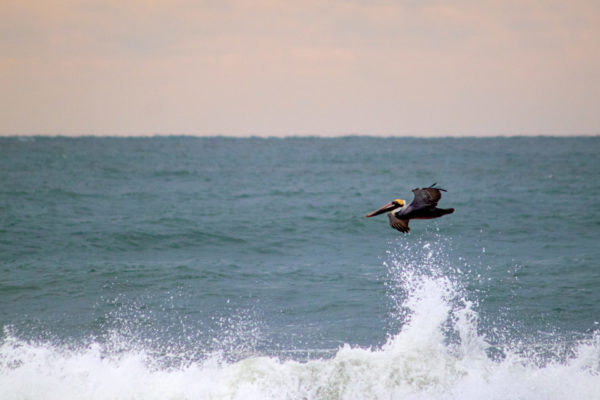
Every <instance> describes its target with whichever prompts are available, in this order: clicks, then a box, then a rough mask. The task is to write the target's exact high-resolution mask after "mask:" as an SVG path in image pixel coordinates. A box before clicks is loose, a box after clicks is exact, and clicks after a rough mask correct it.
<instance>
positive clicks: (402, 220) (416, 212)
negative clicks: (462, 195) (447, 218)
mask: <svg viewBox="0 0 600 400" xmlns="http://www.w3.org/2000/svg"><path fill="white" fill-rule="evenodd" d="M435 185H436V184H435V183H434V184H433V185H431V186H429V187H428V188H417V189H413V191H412V192H413V194H414V199H413V201H412V202H411V203H410V204H408V205H406V202H405V201H404V200H402V199H396V200H394V201H392V202H391V203H388V204H386V205H385V206H383V207H381V208H380V209H378V210H375V211H373V212H372V213H370V214H368V215H367V218H371V217H374V216H376V215H379V214H383V213H384V212H387V213H388V218H389V220H390V226H391V227H392V228H394V229H396V230H399V231H400V232H408V231H410V228H409V227H408V223H409V221H410V220H411V219H433V218H439V217H441V216H443V215H446V214H452V213H453V212H454V208H438V207H437V204H438V201H440V199H441V198H442V192H445V191H446V190H445V189H442V188H436V187H435Z"/></svg>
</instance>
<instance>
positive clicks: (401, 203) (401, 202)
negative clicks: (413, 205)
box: [394, 199, 405, 207]
mask: <svg viewBox="0 0 600 400" xmlns="http://www.w3.org/2000/svg"><path fill="white" fill-rule="evenodd" d="M394 203H397V204H399V205H400V207H404V204H405V203H404V200H402V199H396V200H394Z"/></svg>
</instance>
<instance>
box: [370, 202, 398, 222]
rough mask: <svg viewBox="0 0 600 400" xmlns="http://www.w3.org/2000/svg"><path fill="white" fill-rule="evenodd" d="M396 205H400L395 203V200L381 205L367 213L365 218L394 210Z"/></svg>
mask: <svg viewBox="0 0 600 400" xmlns="http://www.w3.org/2000/svg"><path fill="white" fill-rule="evenodd" d="M398 207H400V205H398V203H395V202H391V203H388V204H386V205H385V206H383V207H381V208H380V209H379V210H375V211H373V212H372V213H371V214H367V218H371V217H374V216H376V215H379V214H383V213H384V212H388V211H392V210H395V209H396V208H398Z"/></svg>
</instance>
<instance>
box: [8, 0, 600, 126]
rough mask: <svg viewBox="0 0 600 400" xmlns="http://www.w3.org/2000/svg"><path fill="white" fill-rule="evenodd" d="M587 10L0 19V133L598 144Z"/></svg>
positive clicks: (108, 1)
mask: <svg viewBox="0 0 600 400" xmlns="http://www.w3.org/2000/svg"><path fill="white" fill-rule="evenodd" d="M598 16H600V5H598V4H597V2H592V1H576V2H570V3H569V4H563V3H562V2H558V1H553V0H550V1H544V2H542V1H536V0H535V1H531V0H528V1H520V2H516V1H502V2H500V1H471V0H460V1H456V2H452V3H448V2H441V1H419V2H417V1H405V2H396V1H369V2H366V1H342V0H329V1H315V0H307V1H302V2H281V1H270V0H258V1H250V0H247V1H245V0H244V1H191V0H189V1H188V0H175V1H166V0H154V1H151V0H132V1H129V2H119V1H112V0H105V1H99V0H94V1H90V0H88V1H71V0H50V1H47V2H44V3H43V4H35V3H33V2H5V4H2V5H0V84H1V85H2V87H3V88H5V90H3V93H2V94H0V121H2V122H0V134H14V133H22V134H29V133H55V134H56V133H64V134H81V133H98V134H151V133H170V132H172V133H194V134H216V133H224V134H232V135H238V134H257V133H258V134H275V135H284V134H329V135H332V134H348V133H365V134H415V135H445V134H516V133H531V134H539V133H549V134H560V133H564V134H566V133H571V132H575V133H598V130H600V117H599V116H598V114H597V112H596V111H595V110H597V108H598V98H599V96H598V94H600V76H599V72H598V71H600V51H599V49H600V27H599V26H598V24H597V23H596V21H597V18H598Z"/></svg>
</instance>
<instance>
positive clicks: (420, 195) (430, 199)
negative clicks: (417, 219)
mask: <svg viewBox="0 0 600 400" xmlns="http://www.w3.org/2000/svg"><path fill="white" fill-rule="evenodd" d="M434 186H435V183H434V184H433V185H431V186H430V187H428V188H417V189H413V191H412V192H413V194H414V195H415V198H414V199H413V201H412V203H410V206H411V207H414V208H415V209H420V208H423V207H435V206H437V203H438V201H440V199H441V198H442V191H443V192H445V191H446V190H445V189H442V188H436V187H434Z"/></svg>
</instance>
